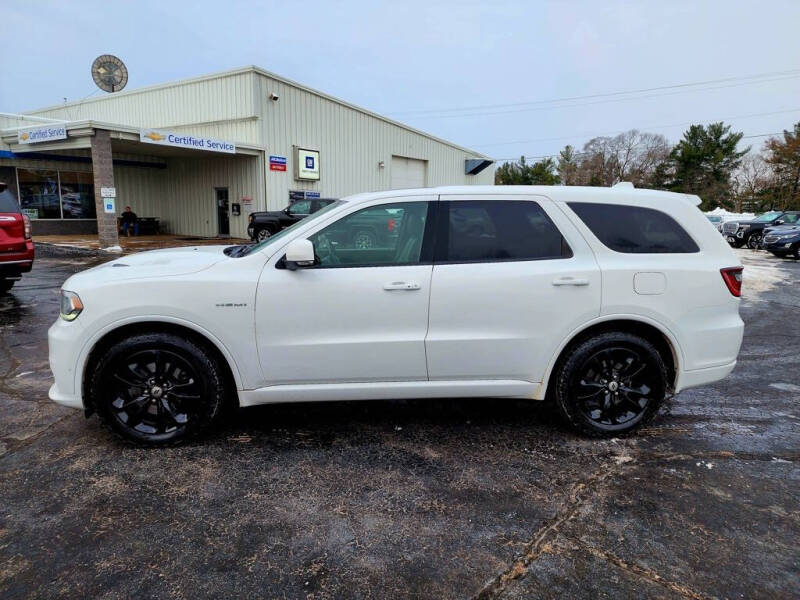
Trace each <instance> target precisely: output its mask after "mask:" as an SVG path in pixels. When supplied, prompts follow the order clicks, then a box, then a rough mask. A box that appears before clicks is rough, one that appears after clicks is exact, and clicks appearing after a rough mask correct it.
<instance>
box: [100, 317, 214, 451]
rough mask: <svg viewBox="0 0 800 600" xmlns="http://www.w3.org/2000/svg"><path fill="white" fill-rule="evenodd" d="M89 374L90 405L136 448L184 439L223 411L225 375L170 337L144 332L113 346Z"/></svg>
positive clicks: (202, 352)
mask: <svg viewBox="0 0 800 600" xmlns="http://www.w3.org/2000/svg"><path fill="white" fill-rule="evenodd" d="M89 376H90V381H89V386H88V390H89V401H90V402H91V403H92V405H93V406H94V407H95V409H96V410H97V414H98V415H99V416H100V418H101V419H103V421H105V423H106V424H107V425H108V426H109V427H111V429H112V430H113V431H114V432H116V433H117V434H119V435H121V436H122V437H124V438H125V439H127V440H129V441H132V442H134V443H136V444H141V445H145V446H163V445H168V444H175V443H178V442H181V441H184V440H186V439H189V438H191V437H194V436H196V435H198V434H199V433H201V432H203V431H204V430H206V429H207V428H209V427H210V426H211V425H212V424H214V423H215V422H216V421H218V420H219V418H220V416H221V414H222V413H223V408H224V402H225V390H224V377H223V374H222V371H221V369H220V366H219V364H218V363H217V361H216V359H215V358H214V357H213V356H212V355H211V354H210V353H209V352H208V351H207V350H206V349H205V348H203V347H201V346H200V345H198V344H195V343H194V342H193V341H191V340H189V339H185V338H182V337H179V336H177V335H174V334H171V333H143V334H139V335H134V336H131V337H129V338H125V339H123V340H121V341H119V342H117V343H115V344H114V345H113V346H111V347H110V348H107V349H106V350H105V352H104V353H103V356H102V357H101V358H100V360H99V361H98V362H97V363H96V364H95V365H94V368H93V369H92V371H91V373H90V375H89Z"/></svg>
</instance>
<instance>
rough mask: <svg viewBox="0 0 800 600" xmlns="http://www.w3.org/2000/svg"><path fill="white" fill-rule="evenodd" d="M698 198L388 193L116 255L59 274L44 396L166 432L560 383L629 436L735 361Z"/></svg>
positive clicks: (734, 283) (728, 282) (564, 400)
mask: <svg viewBox="0 0 800 600" xmlns="http://www.w3.org/2000/svg"><path fill="white" fill-rule="evenodd" d="M699 202H700V200H699V198H697V197H696V196H687V195H685V194H673V193H669V192H660V191H654V190H635V189H633V186H631V185H630V184H627V185H617V186H615V187H612V188H581V187H572V186H564V187H560V186H462V187H443V188H433V189H427V190H393V191H386V192H376V193H370V194H360V195H357V196H352V197H349V198H346V199H344V200H340V201H337V202H334V203H332V204H329V205H328V206H327V207H325V208H323V209H322V210H320V211H317V212H316V213H314V214H313V215H311V216H309V217H308V218H306V219H304V220H302V221H299V222H298V223H296V224H295V225H294V226H292V227H290V228H288V229H285V230H283V231H282V232H280V233H277V234H275V235H274V236H272V237H269V238H267V239H265V240H264V241H263V242H261V243H258V244H248V245H243V246H228V247H225V246H216V247H214V246H211V247H209V246H205V247H197V248H181V249H174V250H159V251H155V252H142V253H140V254H134V255H130V256H125V257H123V258H120V259H118V260H115V261H112V262H108V263H105V264H103V265H100V266H99V267H95V268H93V269H90V270H88V271H84V272H82V273H78V274H76V275H73V276H72V277H70V278H69V279H68V280H67V281H66V282H65V283H64V285H63V288H62V290H61V316H60V318H59V319H58V320H57V321H56V323H54V324H53V326H52V327H51V328H50V331H49V343H50V366H51V369H52V370H53V373H54V375H55V384H54V385H53V386H52V387H51V389H50V398H51V399H52V400H54V401H55V402H58V403H60V404H64V405H66V406H71V407H74V408H77V409H82V410H84V411H85V412H86V414H87V415H89V414H91V413H92V412H96V413H97V414H98V415H99V416H100V417H101V418H102V419H103V421H104V422H105V423H107V424H108V425H109V426H110V427H111V428H112V429H113V430H114V431H115V432H117V433H118V434H119V435H121V436H123V437H125V438H126V439H128V440H132V441H134V442H137V443H140V444H145V445H153V446H155V445H163V444H171V443H175V442H179V441H181V440H183V439H186V438H190V437H192V436H195V435H197V434H198V433H200V432H202V431H204V430H206V429H207V428H209V427H210V426H212V425H213V424H214V423H215V422H217V421H218V420H219V418H220V415H222V414H223V413H224V412H225V409H226V407H228V406H253V405H256V404H264V403H273V402H306V401H332V400H370V399H402V398H459V397H464V398H468V397H492V398H496V397H511V398H528V399H531V400H544V399H545V398H552V399H553V400H554V401H555V404H556V406H557V407H558V410H559V411H560V412H561V415H562V416H563V417H564V419H565V420H566V421H567V422H568V423H570V424H571V425H572V426H573V427H574V428H575V429H577V430H578V431H580V432H582V433H584V434H586V435H589V436H617V435H620V434H624V433H627V432H631V431H633V430H635V429H637V428H639V427H641V426H642V425H644V424H645V423H647V422H648V421H649V420H650V419H651V418H652V417H653V416H654V415H655V414H656V413H657V412H658V409H659V406H660V405H661V403H662V401H663V400H664V398H665V397H667V396H669V395H671V394H673V393H677V392H680V391H681V390H683V389H686V388H690V387H694V386H698V385H703V384H706V383H711V382H714V381H717V380H719V379H721V378H723V377H725V376H727V375H728V373H730V372H731V370H733V368H734V366H735V365H736V358H737V354H738V352H739V346H740V344H741V341H742V332H743V327H744V326H743V323H742V320H741V319H740V318H739V296H740V294H741V283H742V266H741V263H740V262H739V260H738V259H737V257H736V255H735V254H734V253H733V251H732V250H731V249H730V248H729V247H728V245H727V244H726V243H725V241H724V240H723V239H722V238H721V237H720V236H719V235H718V234H717V233H716V232H714V231H713V230H712V229H711V228H710V227H708V223H707V222H706V220H705V218H704V217H703V216H702V213H700V211H698V210H697V207H696V205H697V204H699ZM390 223H391V225H390ZM366 225H372V226H375V227H376V228H377V229H379V230H381V231H376V233H375V235H376V238H375V240H374V242H375V243H374V244H358V243H356V244H351V243H350V240H352V239H353V235H352V234H353V233H354V232H357V231H362V230H364V227H365V226H366ZM341 239H344V240H347V241H348V243H347V245H346V246H345V245H342V244H341V243H339V240H341ZM334 242H337V243H334ZM117 267H125V268H117Z"/></svg>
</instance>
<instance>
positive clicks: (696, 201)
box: [611, 181, 701, 206]
mask: <svg viewBox="0 0 800 600" xmlns="http://www.w3.org/2000/svg"><path fill="white" fill-rule="evenodd" d="M611 187H615V188H623V189H626V190H632V189H634V187H633V184H632V183H631V182H630V181H620V182H618V183H615V184H614V185H612V186H611ZM679 195H681V196H683V197H684V198H685V199H686V201H687V202H688V203H689V204H692V205H694V206H700V202H701V200H700V196H696V195H694V194H679Z"/></svg>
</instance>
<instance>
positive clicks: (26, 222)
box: [22, 213, 31, 240]
mask: <svg viewBox="0 0 800 600" xmlns="http://www.w3.org/2000/svg"><path fill="white" fill-rule="evenodd" d="M22 227H23V229H24V233H23V234H22V235H23V236H24V237H25V239H26V240H29V239H31V219H30V217H29V216H28V215H26V214H25V213H22Z"/></svg>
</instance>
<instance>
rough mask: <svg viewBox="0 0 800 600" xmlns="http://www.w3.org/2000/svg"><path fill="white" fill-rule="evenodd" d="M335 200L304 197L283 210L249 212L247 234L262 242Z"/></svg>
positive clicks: (252, 238)
mask: <svg viewBox="0 0 800 600" xmlns="http://www.w3.org/2000/svg"><path fill="white" fill-rule="evenodd" d="M332 202H336V199H335V198H306V199H305V200H295V201H294V202H291V203H289V206H287V207H286V208H284V209H283V210H270V211H260V212H254V213H250V215H249V217H248V224H247V235H249V236H250V239H251V240H253V241H256V242H263V241H264V240H265V239H267V238H268V237H269V236H271V235H272V234H274V233H278V232H279V231H280V230H281V229H286V228H287V227H289V226H291V225H294V224H295V223H297V222H298V221H300V220H301V219H304V218H306V217H307V216H308V215H310V214H313V213H315V212H317V211H318V210H319V209H321V208H325V207H326V206H328V205H329V204H330V203H332Z"/></svg>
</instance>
